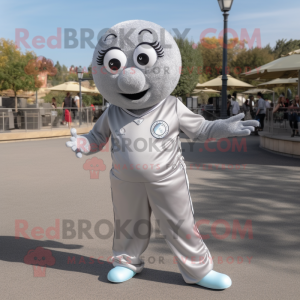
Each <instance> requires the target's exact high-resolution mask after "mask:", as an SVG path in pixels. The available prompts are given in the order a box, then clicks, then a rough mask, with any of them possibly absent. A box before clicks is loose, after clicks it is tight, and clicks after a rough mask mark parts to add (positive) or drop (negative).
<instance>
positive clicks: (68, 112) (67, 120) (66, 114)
mask: <svg viewBox="0 0 300 300" xmlns="http://www.w3.org/2000/svg"><path fill="white" fill-rule="evenodd" d="M65 122H67V125H68V126H69V128H70V129H71V123H72V117H71V113H70V111H69V110H68V109H66V110H65Z"/></svg>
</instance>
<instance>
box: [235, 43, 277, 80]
mask: <svg viewBox="0 0 300 300" xmlns="http://www.w3.org/2000/svg"><path fill="white" fill-rule="evenodd" d="M274 58H275V56H274V54H272V53H270V51H269V48H268V47H265V48H252V49H248V50H247V49H243V50H242V51H241V52H240V53H238V54H237V56H236V57H235V59H234V60H233V61H232V62H231V64H230V68H231V74H232V75H233V76H235V77H237V78H239V77H240V74H241V73H245V72H248V71H250V70H254V69H255V68H259V67H260V66H262V65H265V64H267V63H269V62H271V61H273V60H274ZM243 81H247V82H249V83H250V84H251V83H255V82H253V81H249V80H248V79H247V77H244V78H243Z"/></svg>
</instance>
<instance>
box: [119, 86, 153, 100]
mask: <svg viewBox="0 0 300 300" xmlns="http://www.w3.org/2000/svg"><path fill="white" fill-rule="evenodd" d="M148 91H149V89H147V90H145V91H142V92H139V93H136V94H121V95H122V96H124V97H125V98H127V99H129V100H139V99H141V98H142V97H144V96H145V95H146V93H147V92H148Z"/></svg>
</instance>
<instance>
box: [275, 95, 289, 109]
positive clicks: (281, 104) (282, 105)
mask: <svg viewBox="0 0 300 300" xmlns="http://www.w3.org/2000/svg"><path fill="white" fill-rule="evenodd" d="M285 103H286V102H285V98H284V96H280V97H279V99H278V102H277V104H276V106H275V107H274V109H273V113H275V112H277V111H284V109H285V108H286V107H285Z"/></svg>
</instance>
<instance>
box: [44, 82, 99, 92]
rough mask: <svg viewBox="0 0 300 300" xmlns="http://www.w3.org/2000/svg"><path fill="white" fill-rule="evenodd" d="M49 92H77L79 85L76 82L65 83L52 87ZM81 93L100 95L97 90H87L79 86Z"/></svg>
mask: <svg viewBox="0 0 300 300" xmlns="http://www.w3.org/2000/svg"><path fill="white" fill-rule="evenodd" d="M48 90H49V91H57V92H70V93H71V92H79V83H78V82H76V81H69V82H65V83H62V84H59V85H56V86H53V87H51V88H49V89H48ZM81 92H82V93H85V94H100V93H99V91H98V90H97V89H94V90H92V89H88V88H86V87H83V86H81Z"/></svg>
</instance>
